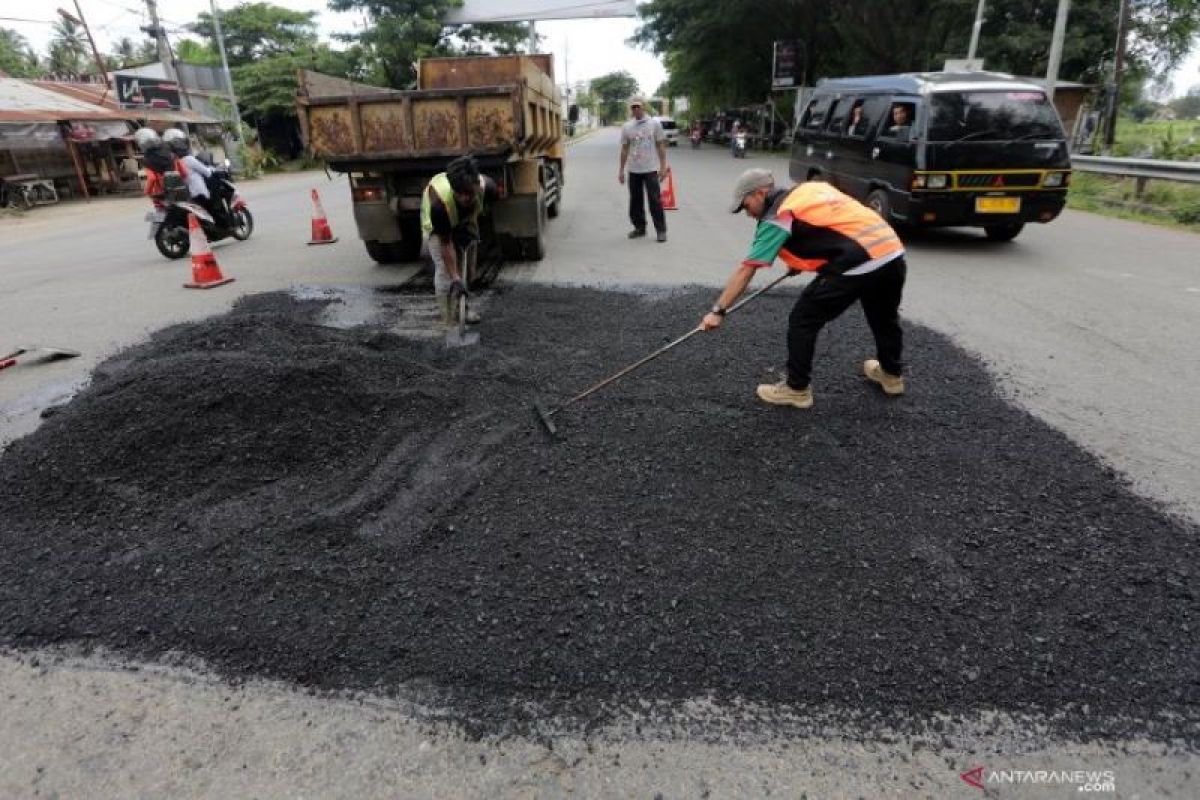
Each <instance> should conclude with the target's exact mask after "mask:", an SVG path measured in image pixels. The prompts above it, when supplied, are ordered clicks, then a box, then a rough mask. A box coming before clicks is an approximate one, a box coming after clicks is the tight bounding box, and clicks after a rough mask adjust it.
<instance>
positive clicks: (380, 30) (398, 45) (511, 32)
mask: <svg viewBox="0 0 1200 800" xmlns="http://www.w3.org/2000/svg"><path fill="white" fill-rule="evenodd" d="M460 4H461V0H329V7H330V8H331V9H332V10H334V11H363V12H365V13H366V14H367V16H368V17H369V18H370V19H371V25H369V26H368V27H367V28H366V29H365V30H363V31H361V32H359V33H353V34H340V35H339V36H338V37H337V38H340V39H342V40H343V41H354V42H358V43H359V44H361V45H362V46H363V49H364V50H365V51H366V52H369V53H371V54H373V55H374V57H375V58H376V59H378V61H377V65H378V71H379V73H380V78H381V79H382V82H384V83H386V84H387V85H389V86H394V87H396V88H401V89H403V88H409V87H411V86H413V84H414V83H415V81H416V77H417V75H416V70H415V68H414V65H415V64H416V62H417V61H418V60H420V59H422V58H427V57H430V56H447V55H457V54H464V53H484V52H489V51H492V52H499V53H516V52H521V50H522V49H523V45H524V43H525V42H526V41H527V40H528V38H529V27H528V26H527V25H526V24H524V23H489V24H481V25H461V26H450V27H447V26H446V25H445V24H444V22H443V20H444V19H445V18H446V13H447V12H449V11H450V10H451V9H452V8H455V7H457V6H459V5H460Z"/></svg>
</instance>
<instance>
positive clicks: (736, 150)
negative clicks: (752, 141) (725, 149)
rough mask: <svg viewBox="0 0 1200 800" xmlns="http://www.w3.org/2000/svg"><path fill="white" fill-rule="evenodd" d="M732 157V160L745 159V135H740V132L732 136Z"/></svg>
mask: <svg viewBox="0 0 1200 800" xmlns="http://www.w3.org/2000/svg"><path fill="white" fill-rule="evenodd" d="M733 157H734V158H745V157H746V134H744V133H740V132H739V133H736V134H734V136H733Z"/></svg>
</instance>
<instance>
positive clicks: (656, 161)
mask: <svg viewBox="0 0 1200 800" xmlns="http://www.w3.org/2000/svg"><path fill="white" fill-rule="evenodd" d="M645 106H646V102H645V101H644V100H642V98H640V97H635V98H633V99H632V100H630V101H629V113H630V115H631V116H632V117H633V118H632V119H630V120H629V121H628V122H626V123H625V124H624V125H623V126H622V127H621V164H620V166H619V167H618V168H617V180H618V181H619V182H620V183H625V168H626V166H628V168H629V221H630V222H632V223H633V230H631V231H630V232H629V238H630V239H639V238H641V237H643V236H645V235H646V203H647V202H649V204H650V218H651V219H652V220H654V230H655V232H656V233H657V234H658V241H660V242H665V241H666V240H667V219H666V216H665V215H664V214H663V207H662V194H661V191H660V189H659V184H658V182H659V180H660V179H662V178H665V177H666V176H667V137H666V134H664V133H663V129H662V125H660V124H659V123H658V120H656V119H654V118H653V117H651V116H648V115H647V114H646V109H645ZM643 194H644V195H645V200H643Z"/></svg>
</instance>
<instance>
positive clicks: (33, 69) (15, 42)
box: [0, 28, 41, 78]
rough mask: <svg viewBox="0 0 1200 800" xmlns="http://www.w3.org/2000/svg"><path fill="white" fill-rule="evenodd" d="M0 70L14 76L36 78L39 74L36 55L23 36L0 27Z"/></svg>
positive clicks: (39, 68) (39, 69)
mask: <svg viewBox="0 0 1200 800" xmlns="http://www.w3.org/2000/svg"><path fill="white" fill-rule="evenodd" d="M0 70H3V71H4V72H6V73H8V74H9V75H11V76H13V77H14V78H36V77H38V76H39V75H40V74H41V67H40V66H39V65H38V60H37V56H36V55H35V54H34V52H33V51H32V50H30V49H29V43H28V42H26V41H25V37H24V36H22V35H21V34H19V33H17V32H16V31H14V30H10V29H8V28H0Z"/></svg>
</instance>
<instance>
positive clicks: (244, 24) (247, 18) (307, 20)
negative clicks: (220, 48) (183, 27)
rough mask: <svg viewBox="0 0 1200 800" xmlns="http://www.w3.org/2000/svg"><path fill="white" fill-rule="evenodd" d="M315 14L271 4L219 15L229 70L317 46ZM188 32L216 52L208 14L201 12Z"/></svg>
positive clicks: (242, 6) (247, 6) (237, 8)
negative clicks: (206, 43)
mask: <svg viewBox="0 0 1200 800" xmlns="http://www.w3.org/2000/svg"><path fill="white" fill-rule="evenodd" d="M316 18H317V12H315V11H292V10H291V9H289V8H284V7H283V6H277V5H275V4H273V3H241V4H240V5H236V6H234V7H233V8H230V9H225V10H222V11H221V33H222V34H223V35H224V37H225V54H226V56H227V57H228V58H229V66H230V67H235V66H238V65H240V64H248V63H250V62H252V61H257V60H258V59H261V58H268V57H271V56H276V55H281V54H285V53H289V52H292V51H293V50H295V49H296V48H298V47H306V46H313V45H315V44H316V43H317V22H316ZM188 30H190V31H192V32H193V33H196V34H198V35H199V36H201V37H202V38H204V39H206V40H207V41H208V42H209V44H210V46H211V47H212V49H213V50H214V51H215V50H216V31H215V28H214V26H213V20H212V14H209V13H207V12H203V13H201V14H200V15H199V17H198V19H197V21H196V22H194V23H193V24H191V25H189V26H188Z"/></svg>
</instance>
